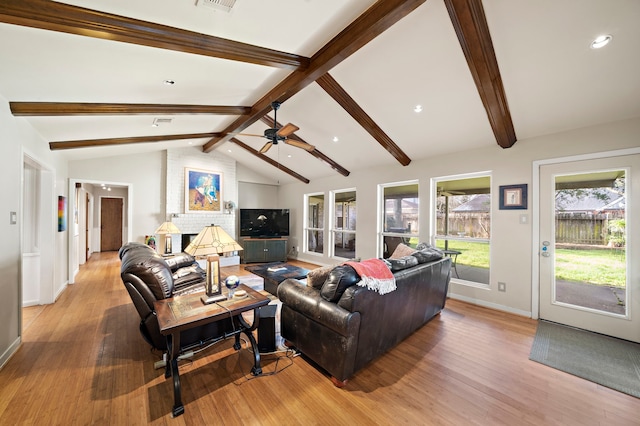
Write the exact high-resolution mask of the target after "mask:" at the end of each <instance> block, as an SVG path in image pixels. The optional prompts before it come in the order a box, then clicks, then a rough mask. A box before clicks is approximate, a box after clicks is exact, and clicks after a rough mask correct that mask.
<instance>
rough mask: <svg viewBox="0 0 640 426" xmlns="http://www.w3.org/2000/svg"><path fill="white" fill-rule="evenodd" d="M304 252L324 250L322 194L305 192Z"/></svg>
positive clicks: (320, 251)
mask: <svg viewBox="0 0 640 426" xmlns="http://www.w3.org/2000/svg"><path fill="white" fill-rule="evenodd" d="M304 199H305V217H306V220H305V226H304V247H303V249H304V252H306V253H320V254H322V253H323V252H324V194H322V193H320V194H305V196H304Z"/></svg>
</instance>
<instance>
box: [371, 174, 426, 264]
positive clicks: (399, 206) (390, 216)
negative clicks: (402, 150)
mask: <svg viewBox="0 0 640 426" xmlns="http://www.w3.org/2000/svg"><path fill="white" fill-rule="evenodd" d="M378 188H379V194H380V200H381V206H380V210H379V211H380V217H381V221H380V222H381V224H382V226H381V227H380V228H381V232H380V233H379V235H380V239H379V244H380V245H379V248H378V253H379V254H378V255H379V256H382V257H384V258H387V257H389V256H391V255H392V254H393V251H394V250H395V249H396V247H397V246H398V244H400V243H403V244H406V245H409V246H413V247H415V246H416V245H417V244H418V234H419V220H418V219H419V216H418V211H419V207H420V198H419V196H418V181H407V182H398V183H390V184H384V185H380V186H379V187H378Z"/></svg>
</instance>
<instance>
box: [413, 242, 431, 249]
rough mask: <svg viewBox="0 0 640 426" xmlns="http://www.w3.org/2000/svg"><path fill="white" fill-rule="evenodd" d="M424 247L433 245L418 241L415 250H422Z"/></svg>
mask: <svg viewBox="0 0 640 426" xmlns="http://www.w3.org/2000/svg"><path fill="white" fill-rule="evenodd" d="M426 248H433V246H432V245H431V244H429V243H420V244H418V245H417V246H416V250H424V249H426Z"/></svg>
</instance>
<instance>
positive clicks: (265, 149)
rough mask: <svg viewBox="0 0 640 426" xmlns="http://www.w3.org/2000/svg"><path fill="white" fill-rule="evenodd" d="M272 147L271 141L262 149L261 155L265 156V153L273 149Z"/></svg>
mask: <svg viewBox="0 0 640 426" xmlns="http://www.w3.org/2000/svg"><path fill="white" fill-rule="evenodd" d="M271 145H273V142H271V141H269V142H267V143H265V144H264V146H263V147H262V148H260V153H261V154H264V153H265V152H267V151H269V148H271Z"/></svg>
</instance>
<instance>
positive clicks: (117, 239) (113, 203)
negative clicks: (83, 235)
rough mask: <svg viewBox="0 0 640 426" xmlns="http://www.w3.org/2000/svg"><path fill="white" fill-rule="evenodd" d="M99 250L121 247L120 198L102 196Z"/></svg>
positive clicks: (112, 249)
mask: <svg viewBox="0 0 640 426" xmlns="http://www.w3.org/2000/svg"><path fill="white" fill-rule="evenodd" d="M100 204H101V205H100V251H116V250H119V249H120V247H122V206H123V202H122V198H106V197H105V198H102V199H101V203H100Z"/></svg>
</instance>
